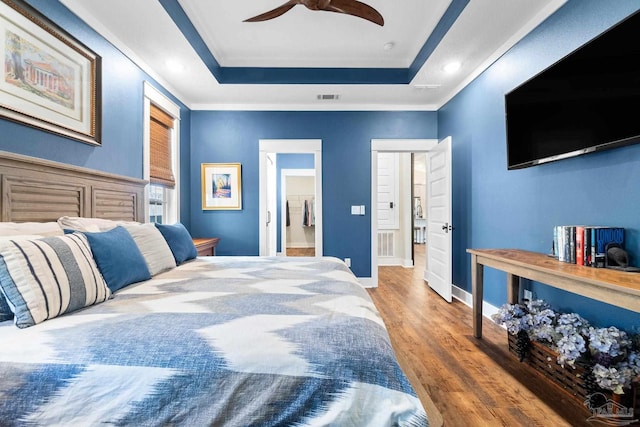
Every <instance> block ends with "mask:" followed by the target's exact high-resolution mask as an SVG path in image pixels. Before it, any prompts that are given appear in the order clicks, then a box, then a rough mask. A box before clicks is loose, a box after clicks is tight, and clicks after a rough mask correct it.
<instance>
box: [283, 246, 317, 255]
mask: <svg viewBox="0 0 640 427" xmlns="http://www.w3.org/2000/svg"><path fill="white" fill-rule="evenodd" d="M287 256H316V248H287Z"/></svg>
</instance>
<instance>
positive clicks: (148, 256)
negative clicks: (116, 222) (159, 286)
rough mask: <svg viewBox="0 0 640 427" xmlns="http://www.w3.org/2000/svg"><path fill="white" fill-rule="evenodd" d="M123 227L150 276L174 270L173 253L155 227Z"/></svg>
mask: <svg viewBox="0 0 640 427" xmlns="http://www.w3.org/2000/svg"><path fill="white" fill-rule="evenodd" d="M123 227H124V228H125V229H126V230H127V231H128V232H129V234H131V237H133V240H134V241H135V242H136V245H137V246H138V249H140V253H142V256H143V257H144V260H145V261H146V262H147V267H149V273H150V274H151V275H152V276H155V275H156V274H158V273H162V272H163V271H167V270H171V269H172V268H175V266H176V261H175V259H174V258H173V253H172V252H171V249H170V248H169V245H168V244H167V242H166V240H164V237H162V233H160V230H158V229H157V228H156V226H155V225H153V224H140V225H124V226H123Z"/></svg>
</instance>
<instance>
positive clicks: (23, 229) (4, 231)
mask: <svg viewBox="0 0 640 427" xmlns="http://www.w3.org/2000/svg"><path fill="white" fill-rule="evenodd" d="M63 234H64V233H63V232H62V228H61V227H60V226H59V225H58V223H57V222H0V236H21V235H37V236H47V237H48V236H62V235H63Z"/></svg>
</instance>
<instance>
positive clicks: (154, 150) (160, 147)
mask: <svg viewBox="0 0 640 427" xmlns="http://www.w3.org/2000/svg"><path fill="white" fill-rule="evenodd" d="M149 121H150V128H151V150H150V151H151V153H150V159H149V161H150V163H151V165H150V166H151V167H150V172H149V178H150V180H151V182H152V183H154V184H159V185H164V186H165V187H169V188H174V187H175V186H176V180H175V178H174V177H173V170H172V169H171V164H172V161H171V131H172V130H173V117H171V116H170V115H168V114H167V113H165V112H164V111H162V110H161V109H159V108H158V107H156V106H155V105H153V104H151V115H150V117H149Z"/></svg>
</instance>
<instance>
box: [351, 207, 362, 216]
mask: <svg viewBox="0 0 640 427" xmlns="http://www.w3.org/2000/svg"><path fill="white" fill-rule="evenodd" d="M351 215H360V206H351Z"/></svg>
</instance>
